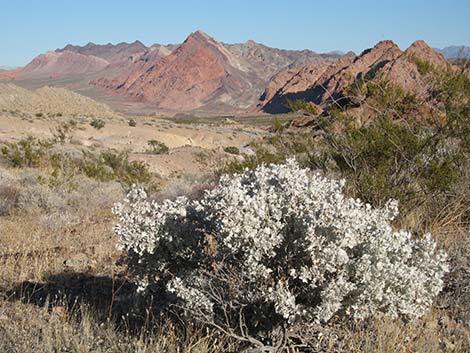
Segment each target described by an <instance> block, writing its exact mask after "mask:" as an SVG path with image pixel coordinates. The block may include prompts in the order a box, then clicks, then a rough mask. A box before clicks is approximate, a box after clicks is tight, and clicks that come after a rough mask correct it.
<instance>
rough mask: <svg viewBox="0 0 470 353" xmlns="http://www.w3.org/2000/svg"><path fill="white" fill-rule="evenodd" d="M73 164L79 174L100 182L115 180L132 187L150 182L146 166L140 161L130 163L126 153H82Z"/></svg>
mask: <svg viewBox="0 0 470 353" xmlns="http://www.w3.org/2000/svg"><path fill="white" fill-rule="evenodd" d="M75 164H76V165H77V166H78V170H79V171H80V172H82V173H84V174H85V175H87V176H88V177H90V178H93V179H97V180H101V181H109V180H117V181H120V182H123V183H125V184H127V185H132V184H136V183H139V184H145V183H149V182H150V180H151V174H150V172H149V170H148V167H147V165H146V164H145V163H144V162H142V161H130V160H129V155H128V154H127V153H126V152H114V151H107V152H102V153H100V154H95V153H91V152H86V151H82V158H81V159H79V160H77V161H76V162H75Z"/></svg>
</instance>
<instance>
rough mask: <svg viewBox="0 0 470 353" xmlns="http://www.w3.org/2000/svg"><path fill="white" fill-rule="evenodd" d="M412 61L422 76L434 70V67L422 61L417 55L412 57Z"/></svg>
mask: <svg viewBox="0 0 470 353" xmlns="http://www.w3.org/2000/svg"><path fill="white" fill-rule="evenodd" d="M411 61H412V62H413V63H415V65H416V68H417V69H418V72H419V73H420V74H421V75H427V74H429V73H430V72H431V71H433V70H434V66H433V65H432V64H431V63H430V62H429V61H428V60H424V59H421V58H419V57H417V56H416V55H412V56H411Z"/></svg>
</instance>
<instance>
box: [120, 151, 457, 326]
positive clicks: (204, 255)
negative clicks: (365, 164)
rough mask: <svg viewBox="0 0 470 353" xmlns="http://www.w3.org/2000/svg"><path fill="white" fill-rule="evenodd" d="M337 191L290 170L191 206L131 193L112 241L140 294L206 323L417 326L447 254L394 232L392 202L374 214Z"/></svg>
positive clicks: (221, 189)
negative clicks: (374, 319) (406, 322)
mask: <svg viewBox="0 0 470 353" xmlns="http://www.w3.org/2000/svg"><path fill="white" fill-rule="evenodd" d="M343 186H344V181H337V180H330V179H327V178H325V177H322V176H320V175H318V174H313V173H311V172H310V171H308V170H306V169H302V168H301V167H300V166H299V165H298V164H297V163H296V162H295V161H294V160H288V161H287V162H286V164H283V165H270V166H261V167H258V168H257V169H256V170H253V171H246V172H245V173H242V174H239V175H234V176H223V177H222V178H221V180H220V183H219V184H218V186H217V187H215V188H214V189H213V190H210V191H206V193H205V195H204V196H203V197H201V198H200V199H199V200H189V199H187V198H185V197H180V198H178V199H176V200H173V201H170V200H166V201H164V202H162V203H158V202H155V201H150V200H148V198H147V195H146V193H145V191H144V190H143V189H141V188H134V189H133V190H132V191H130V192H129V194H128V196H127V198H126V199H125V200H124V202H123V203H121V204H117V205H116V207H115V209H114V211H115V213H116V214H117V215H118V216H119V224H118V225H117V226H116V233H117V234H118V235H119V236H120V239H121V245H122V247H123V248H124V249H125V250H126V254H127V255H126V256H127V262H128V266H129V269H130V270H131V272H132V273H133V274H134V275H135V278H136V280H137V282H138V283H139V285H140V288H141V289H143V290H145V289H146V288H147V287H148V286H155V285H157V286H164V287H165V288H166V290H167V291H168V292H171V293H174V294H176V296H177V297H178V298H179V300H180V303H181V305H182V306H184V307H185V308H187V309H188V310H189V312H190V313H193V314H194V315H195V316H196V318H199V319H202V320H204V321H210V322H216V323H217V322H218V320H219V321H220V320H222V321H224V322H225V323H226V324H229V323H230V322H231V315H232V314H234V311H240V312H243V314H244V315H245V316H246V317H247V319H246V320H248V321H249V320H250V318H252V321H253V322H259V321H263V320H264V321H265V323H267V322H269V323H271V322H276V321H277V322H284V323H294V322H299V321H305V320H307V321H316V322H327V321H329V320H330V319H331V318H333V317H335V316H336V317H344V316H347V317H352V318H354V319H363V318H367V317H369V316H371V315H373V314H374V313H377V312H382V313H385V314H387V315H389V316H391V317H398V316H404V317H407V318H416V317H419V316H421V315H423V313H425V311H426V309H427V308H428V307H429V306H430V305H431V304H432V301H433V298H434V297H435V296H436V295H437V294H438V292H439V291H440V290H441V288H442V286H443V280H442V277H443V275H444V274H445V272H446V271H447V270H448V269H447V265H446V261H445V254H443V253H441V252H439V251H436V245H435V243H434V241H433V240H432V238H431V236H430V235H429V234H426V235H424V236H422V237H412V235H411V234H410V233H409V232H406V231H403V230H400V231H395V230H394V229H393V228H392V226H391V225H390V221H391V220H393V219H394V218H395V217H396V216H397V214H398V205H397V203H396V202H394V201H390V202H389V203H388V204H387V205H386V207H384V208H382V209H374V208H372V207H371V206H370V205H368V204H364V203H362V202H361V201H360V200H356V199H351V198H348V197H346V196H345V195H344V194H343ZM235 324H237V323H235ZM244 324H245V323H244ZM246 325H248V326H249V323H247V324H246ZM253 325H254V324H253Z"/></svg>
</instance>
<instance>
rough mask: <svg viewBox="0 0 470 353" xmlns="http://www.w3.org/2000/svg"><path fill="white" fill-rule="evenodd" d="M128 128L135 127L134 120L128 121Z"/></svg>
mask: <svg viewBox="0 0 470 353" xmlns="http://www.w3.org/2000/svg"><path fill="white" fill-rule="evenodd" d="M127 123H128V124H129V126H130V127H136V126H137V122H136V121H135V120H134V119H130V120H129V121H128V122H127Z"/></svg>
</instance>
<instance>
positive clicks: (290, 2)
mask: <svg viewBox="0 0 470 353" xmlns="http://www.w3.org/2000/svg"><path fill="white" fill-rule="evenodd" d="M0 26H1V29H0V66H1V65H4V66H19V65H24V64H26V63H27V62H29V61H30V60H31V59H32V58H33V57H35V56H36V55H38V54H40V53H42V52H45V51H47V50H54V49H56V48H58V47H63V46H65V45H66V44H68V43H71V44H80V45H84V44H86V43H88V42H94V43H108V42H112V43H117V42H122V41H127V42H129V41H130V42H132V41H134V40H136V39H138V40H140V41H142V42H143V43H144V44H147V45H150V44H153V43H162V44H166V43H175V42H176V43H179V42H182V41H183V40H184V39H185V38H186V36H187V35H188V34H189V33H191V32H193V31H195V30H197V29H201V30H203V31H205V32H207V33H208V34H210V35H211V36H213V37H215V38H216V39H218V40H220V41H223V42H227V43H234V42H244V41H246V40H248V39H253V40H255V41H258V42H262V43H264V44H266V45H269V46H273V47H278V48H285V49H304V48H308V49H312V50H314V51H317V52H327V51H332V50H342V51H348V50H353V51H355V52H357V53H359V52H361V51H362V50H363V49H365V48H368V47H371V46H373V45H374V44H375V43H376V42H378V41H380V40H383V39H392V40H394V41H395V42H396V43H397V44H398V45H399V46H400V47H401V48H402V49H403V48H406V47H407V46H408V45H409V44H410V43H411V42H413V41H414V40H416V39H424V40H426V41H427V42H428V43H429V44H430V45H431V46H433V47H438V48H442V47H444V46H448V45H470V38H469V37H470V0H393V1H392V0H380V1H379V0H376V1H373V0H364V1H359V0H356V1H353V0H335V1H326V0H321V1H316V0H284V1H282V0H251V1H247V0H238V1H236V0H231V1H229V0H213V1H209V0H193V1H191V0H185V1H184V0H166V1H157V0H154V1H150V0H60V1H59V0H0Z"/></svg>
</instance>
